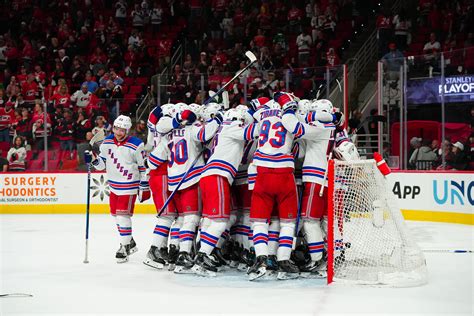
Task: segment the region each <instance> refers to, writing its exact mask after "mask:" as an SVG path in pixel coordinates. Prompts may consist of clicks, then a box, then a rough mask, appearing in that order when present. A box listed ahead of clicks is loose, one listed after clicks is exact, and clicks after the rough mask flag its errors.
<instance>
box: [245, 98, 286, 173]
mask: <svg viewBox="0 0 474 316" xmlns="http://www.w3.org/2000/svg"><path fill="white" fill-rule="evenodd" d="M255 114H256V116H257V120H258V121H259V130H260V135H259V138H258V144H257V146H258V147H257V150H256V152H255V155H254V158H253V163H254V164H255V165H256V166H261V167H268V168H288V167H290V168H294V158H293V155H292V153H291V149H292V146H293V140H294V138H295V135H293V131H291V132H289V131H288V130H286V128H285V127H284V126H283V123H282V119H281V117H282V111H281V110H280V109H270V108H267V107H265V108H263V109H261V110H259V111H258V112H257V113H255Z"/></svg>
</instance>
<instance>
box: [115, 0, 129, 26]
mask: <svg viewBox="0 0 474 316" xmlns="http://www.w3.org/2000/svg"><path fill="white" fill-rule="evenodd" d="M115 18H116V19H117V22H118V23H119V24H120V26H122V27H124V26H125V23H126V21H127V1H126V0H119V1H117V2H116V3H115Z"/></svg>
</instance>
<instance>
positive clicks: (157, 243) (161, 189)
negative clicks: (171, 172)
mask: <svg viewBox="0 0 474 316" xmlns="http://www.w3.org/2000/svg"><path fill="white" fill-rule="evenodd" d="M149 183H150V189H151V191H152V196H153V202H154V204H155V208H156V210H157V211H158V210H159V209H160V208H161V206H162V205H163V204H164V203H165V201H166V199H167V198H168V189H167V188H168V181H167V176H166V174H158V175H151V176H150V180H149ZM176 216H177V212H176V210H175V208H174V204H173V203H170V204H168V206H167V207H166V209H165V210H164V211H163V213H162V214H161V216H160V217H158V218H157V219H156V224H155V228H154V230H153V240H152V245H151V247H150V250H149V251H148V253H147V258H146V259H145V261H144V262H143V263H144V264H146V265H149V266H151V267H154V268H157V269H162V268H163V267H164V265H165V264H166V262H167V261H168V248H167V243H168V237H169V233H170V228H171V224H172V223H173V221H174V219H175V218H176Z"/></svg>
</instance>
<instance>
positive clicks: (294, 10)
mask: <svg viewBox="0 0 474 316" xmlns="http://www.w3.org/2000/svg"><path fill="white" fill-rule="evenodd" d="M287 18H288V23H289V25H290V32H291V33H292V34H296V33H299V32H300V22H301V19H302V18H303V11H301V10H300V9H298V7H297V6H296V4H292V5H291V9H290V11H288V15H287Z"/></svg>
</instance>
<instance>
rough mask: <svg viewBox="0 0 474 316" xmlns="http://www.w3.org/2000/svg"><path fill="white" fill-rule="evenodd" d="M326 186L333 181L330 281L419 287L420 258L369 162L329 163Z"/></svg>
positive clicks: (382, 181) (382, 180)
mask: <svg viewBox="0 0 474 316" xmlns="http://www.w3.org/2000/svg"><path fill="white" fill-rule="evenodd" d="M329 181H332V182H333V190H332V191H333V210H332V212H333V214H334V217H333V240H334V261H333V267H334V281H335V282H338V283H339V282H345V283H355V284H372V285H386V286H400V287H405V286H417V285H421V284H425V283H426V282H427V271H426V263H425V258H424V256H423V253H422V252H421V250H420V249H419V248H418V246H417V245H416V243H415V242H414V240H413V239H412V238H410V236H409V234H408V231H407V228H406V226H405V222H404V219H403V217H402V214H401V212H400V209H399V208H398V207H397V205H396V202H395V199H394V198H393V196H392V194H391V192H390V191H388V187H387V183H386V182H387V181H386V179H385V178H384V177H383V175H382V174H381V173H380V172H379V171H378V169H377V166H376V164H375V161H374V160H363V161H355V162H344V161H335V163H334V173H333V176H331V177H330V179H329ZM329 212H331V210H329Z"/></svg>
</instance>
